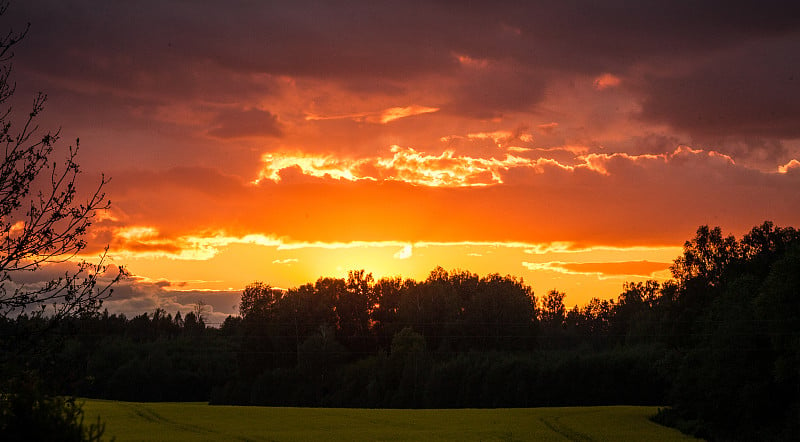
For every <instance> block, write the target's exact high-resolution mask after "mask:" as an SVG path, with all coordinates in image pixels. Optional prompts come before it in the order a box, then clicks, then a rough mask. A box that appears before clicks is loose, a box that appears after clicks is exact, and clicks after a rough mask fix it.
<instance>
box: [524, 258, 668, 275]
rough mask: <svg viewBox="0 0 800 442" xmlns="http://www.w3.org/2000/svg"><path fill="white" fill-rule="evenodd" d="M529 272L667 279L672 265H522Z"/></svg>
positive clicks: (647, 263)
mask: <svg viewBox="0 0 800 442" xmlns="http://www.w3.org/2000/svg"><path fill="white" fill-rule="evenodd" d="M522 264H523V265H524V266H525V267H527V268H528V269H529V270H537V271H552V272H557V273H565V274H570V275H584V276H585V275H596V276H597V277H599V278H620V277H622V278H626V277H627V278H632V277H641V278H659V279H665V278H669V272H668V270H669V266H670V265H671V264H672V263H665V262H649V261H623V262H562V261H552V262H544V263H531V262H523V263H522Z"/></svg>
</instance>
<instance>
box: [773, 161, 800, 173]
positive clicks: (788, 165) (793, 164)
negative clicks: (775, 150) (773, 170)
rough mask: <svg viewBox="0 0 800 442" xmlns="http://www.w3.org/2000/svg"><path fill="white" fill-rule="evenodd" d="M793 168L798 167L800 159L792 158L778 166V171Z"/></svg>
mask: <svg viewBox="0 0 800 442" xmlns="http://www.w3.org/2000/svg"><path fill="white" fill-rule="evenodd" d="M793 169H800V161H797V160H795V159H792V160H791V161H789V162H788V163H786V164H783V165H781V166H778V173H788V172H789V171H790V170H793Z"/></svg>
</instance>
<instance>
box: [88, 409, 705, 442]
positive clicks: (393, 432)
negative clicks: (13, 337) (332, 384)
mask: <svg viewBox="0 0 800 442" xmlns="http://www.w3.org/2000/svg"><path fill="white" fill-rule="evenodd" d="M84 410H85V412H86V419H87V421H91V420H92V419H96V417H97V415H100V416H101V417H102V419H103V420H104V421H105V422H106V433H105V435H106V436H107V437H110V436H115V437H116V439H117V440H118V441H120V442H122V441H129V440H140V441H170V440H181V441H223V440H241V441H307V440H325V441H329V440H330V441H337V440H341V441H353V440H374V441H378V440H381V441H406V440H420V441H436V440H440V441H442V440H448V441H450V440H457V441H493V440H496V441H512V440H513V441H517V440H535V441H568V440H572V441H636V440H641V441H686V440H695V439H692V438H690V437H687V436H685V435H683V434H681V433H680V432H678V431H677V430H673V429H669V428H665V427H662V426H659V425H657V424H654V423H652V422H650V421H649V420H648V417H649V416H651V415H653V414H654V413H655V412H656V408H655V407H629V406H615V407H570V408H517V409H458V410H387V409H348V408H272V407H236V406H210V405H207V404H205V403H185V402H182V403H175V402H167V403H138V402H116V401H102V400H87V401H86V403H85V405H84Z"/></svg>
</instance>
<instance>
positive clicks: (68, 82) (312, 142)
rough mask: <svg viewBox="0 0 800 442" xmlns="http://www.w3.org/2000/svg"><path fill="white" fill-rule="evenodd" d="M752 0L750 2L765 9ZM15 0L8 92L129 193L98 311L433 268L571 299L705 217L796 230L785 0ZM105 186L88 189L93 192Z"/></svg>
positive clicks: (680, 237) (661, 270)
mask: <svg viewBox="0 0 800 442" xmlns="http://www.w3.org/2000/svg"><path fill="white" fill-rule="evenodd" d="M754 5H755V4H754ZM459 7H460V6H459V5H455V4H452V3H449V2H436V1H426V2H414V1H411V2H399V3H394V2H349V3H348V5H347V6H346V7H334V6H332V5H329V4H327V3H325V2H313V1H312V2H299V1H296V2H277V3H272V4H270V5H266V4H260V3H258V2H255V3H253V2H235V1H234V2H211V1H208V2H203V1H200V2H192V3H191V4H187V3H183V2H171V1H166V2H164V1H158V2H155V1H153V2H144V3H139V2H137V3H136V4H135V5H133V4H130V5H128V4H118V3H116V2H115V3H108V2H103V1H99V0H82V1H77V2H69V4H65V3H64V2H56V1H54V0H31V1H27V2H15V3H13V4H12V7H11V8H10V9H9V11H8V12H7V13H6V16H5V17H3V20H4V21H5V22H6V23H8V24H10V25H13V26H15V27H16V28H17V29H20V27H21V26H24V23H26V22H30V23H31V30H30V33H29V35H28V36H27V37H26V39H25V41H23V42H22V44H20V46H19V48H18V49H17V51H16V52H17V53H16V55H15V57H16V58H15V61H14V69H15V74H16V78H17V82H18V90H17V93H16V94H15V99H16V100H18V101H19V104H18V105H17V107H18V108H24V107H25V106H27V103H28V102H29V100H30V97H31V96H32V94H33V92H34V91H38V90H43V91H45V92H47V93H48V95H49V102H48V106H47V112H46V115H45V116H44V117H43V119H42V121H41V125H42V127H45V128H47V127H52V128H56V127H61V128H62V135H63V137H64V140H63V143H64V144H65V145H66V144H67V143H68V142H69V141H70V140H71V139H74V138H76V137H80V138H81V156H80V161H81V164H82V166H83V169H84V171H85V174H84V175H85V179H86V181H85V182H86V183H89V184H90V183H91V181H92V180H93V179H96V178H97V177H98V176H99V173H100V172H104V173H106V175H108V176H111V177H112V181H111V183H110V184H109V186H108V187H107V191H108V196H109V197H110V198H111V200H112V203H113V207H112V209H111V210H110V211H109V212H108V213H103V214H101V216H100V218H99V219H98V222H97V223H96V224H95V229H94V230H93V231H92V233H91V235H92V238H91V240H92V241H91V244H92V247H91V250H88V251H87V252H88V255H89V256H93V254H96V253H97V252H98V250H100V247H101V246H102V245H104V244H110V252H109V253H110V257H111V258H112V259H113V262H114V263H115V264H118V265H125V266H126V267H127V268H128V269H129V270H130V271H131V272H132V273H133V275H135V278H134V279H132V280H130V281H127V282H126V283H125V284H124V286H122V287H120V289H119V290H118V291H117V293H116V294H115V297H114V298H113V299H111V300H110V301H109V302H108V303H107V305H108V306H109V308H110V309H112V310H114V309H116V310H117V311H124V312H126V313H128V314H136V313H140V312H142V311H147V310H150V311H151V310H152V309H154V308H156V307H159V306H161V307H164V308H167V310H168V311H173V310H177V309H182V310H184V311H185V310H187V309H189V308H191V304H192V303H193V302H196V301H197V300H198V299H204V300H207V302H208V303H209V304H211V306H212V307H213V309H214V310H213V313H212V316H213V318H215V320H220V319H221V318H224V316H225V315H226V314H229V313H234V312H235V308H234V305H235V304H236V302H237V300H238V293H239V291H240V290H241V289H242V288H243V287H244V286H245V285H246V284H248V283H249V282H253V281H256V280H259V281H264V282H267V283H269V284H272V285H275V286H279V287H290V286H295V285H299V284H302V283H305V282H310V281H314V280H315V279H316V278H318V277H320V276H345V275H346V272H347V271H348V270H351V269H361V268H363V269H366V270H367V271H369V272H373V273H374V274H375V275H376V276H391V275H401V276H404V277H413V278H416V279H423V278H424V277H425V276H426V275H427V273H428V272H429V271H430V270H431V269H433V268H434V267H435V266H437V265H441V266H443V267H445V268H447V269H453V268H461V269H467V270H470V271H473V272H476V273H479V274H486V273H489V272H498V273H501V274H512V275H516V276H521V277H524V279H525V281H526V282H527V283H529V284H531V285H532V286H533V288H534V290H535V292H536V294H537V295H540V296H541V295H544V294H545V293H546V292H547V291H548V290H550V289H553V288H556V289H559V290H561V291H565V292H566V293H567V303H568V304H570V305H573V304H583V303H585V302H586V301H588V299H589V298H591V297H592V296H597V297H600V298H611V297H616V296H617V295H618V294H619V292H620V290H621V287H622V283H623V282H625V281H634V280H643V279H648V278H655V279H664V278H666V277H668V276H669V272H668V270H667V269H668V267H669V264H670V262H671V261H672V259H674V258H675V257H676V256H677V255H678V254H679V253H680V251H681V245H682V243H683V241H685V240H687V239H689V238H691V237H692V235H693V232H694V230H695V229H696V228H697V226H699V225H701V224H711V225H719V226H721V227H723V229H724V230H725V231H726V232H730V233H735V234H737V235H740V234H741V233H743V232H745V231H746V230H748V229H749V228H750V227H752V226H754V225H756V224H760V223H761V222H763V221H764V220H773V221H774V222H775V223H776V224H778V225H795V226H797V225H798V224H800V193H798V192H797V189H798V188H800V162H798V160H800V126H799V125H797V121H800V86H799V84H800V61H798V60H799V59H798V57H796V48H797V47H800V27H799V26H798V24H797V22H796V20H791V19H790V17H792V14H789V13H787V11H783V10H781V7H780V6H765V5H756V6H752V7H751V6H746V5H744V6H742V7H741V8H719V7H717V6H716V5H714V4H713V2H709V3H707V4H706V3H704V4H703V5H695V4H694V3H692V2H690V3H685V4H684V3H681V2H653V3H652V4H650V5H648V7H646V8H636V7H634V6H632V5H631V4H630V3H629V2H616V1H611V2H603V3H597V2H575V4H572V3H571V2H555V3H541V2H537V3H534V2H483V3H480V2H478V3H471V6H470V7H469V8H462V9H459ZM87 185H88V184H87Z"/></svg>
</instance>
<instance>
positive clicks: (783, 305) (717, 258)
mask: <svg viewBox="0 0 800 442" xmlns="http://www.w3.org/2000/svg"><path fill="white" fill-rule="evenodd" d="M671 270H672V274H673V277H674V278H673V279H672V280H670V281H667V282H665V283H658V282H656V281H647V282H637V283H626V284H624V286H623V290H622V293H621V294H620V295H619V296H618V297H617V298H616V299H607V300H601V299H598V298H594V299H592V300H591V301H589V302H588V303H587V304H586V305H583V306H577V305H576V306H574V307H572V308H567V307H566V306H565V304H564V293H561V292H558V291H555V290H553V291H550V292H549V293H547V294H545V295H544V296H542V297H541V298H537V297H536V296H535V295H534V293H533V291H532V289H531V288H530V286H528V285H526V284H525V282H524V281H523V280H521V279H518V278H515V277H512V276H501V275H497V274H494V275H487V276H483V277H480V276H478V275H476V274H473V273H470V272H468V271H462V270H455V271H449V272H448V271H446V270H444V269H442V268H436V269H434V270H433V271H431V272H430V274H429V276H428V277H427V278H426V279H425V280H423V281H415V280H412V279H401V278H382V279H379V280H375V279H374V278H373V277H372V275H370V274H369V273H366V272H364V271H363V270H359V271H351V272H349V274H348V276H347V278H320V279H318V280H317V281H316V282H315V283H309V284H305V285H302V286H299V287H296V288H292V289H289V290H285V291H284V290H278V289H275V288H272V287H270V286H269V285H268V284H264V283H259V282H257V283H253V284H251V285H249V286H247V287H246V288H245V290H244V291H243V293H242V296H241V303H240V315H238V316H229V317H228V318H227V319H226V320H225V321H224V323H223V324H222V325H221V326H220V327H219V328H218V329H217V328H210V327H206V325H205V324H204V318H203V314H202V308H201V307H202V306H198V308H197V309H195V311H193V312H189V313H187V314H186V315H181V313H180V312H177V313H176V314H175V315H174V316H173V315H172V314H170V313H167V312H165V311H163V310H156V311H155V312H153V313H144V314H141V315H139V316H135V317H133V318H126V317H125V316H124V315H114V314H109V313H108V312H103V313H94V314H91V313H86V314H84V315H83V316H80V317H74V318H71V319H65V320H62V321H60V322H59V325H58V327H57V329H56V331H55V332H51V333H47V334H41V335H39V334H37V333H36V332H35V331H34V330H36V329H38V328H39V327H40V326H41V324H40V322H41V321H46V319H45V318H42V317H38V316H27V315H24V314H23V315H20V316H18V317H16V318H4V319H3V320H2V321H0V327H2V329H1V331H2V333H3V335H4V336H10V335H14V334H16V335H18V336H24V337H25V339H21V340H14V339H12V340H3V343H4V346H5V347H6V348H3V352H4V354H6V355H8V354H13V355H14V358H12V359H10V360H9V359H8V358H5V361H4V363H5V367H6V369H9V368H12V367H11V365H13V366H14V367H13V368H14V369H16V370H22V371H25V370H28V371H34V372H36V373H37V374H38V375H39V378H41V379H47V380H48V382H50V383H52V385H51V387H52V388H53V390H54V391H58V392H60V393H63V394H71V395H79V396H89V397H99V398H109V399H122V400H136V401H161V400H171V401H179V400H192V401H196V400H202V401H209V402H210V403H212V404H252V405H290V406H342V407H532V406H557V405H609V404H659V405H663V404H667V405H670V407H668V408H665V409H663V410H662V411H661V412H660V413H659V414H658V416H656V418H655V419H657V420H658V421H659V422H662V423H666V424H669V425H673V426H677V427H678V428H680V429H682V430H683V431H685V432H689V433H692V434H695V435H699V436H703V437H706V438H710V439H715V438H722V439H737V438H742V439H753V438H758V439H780V438H786V439H790V438H791V435H792V434H797V433H796V431H797V430H800V428H798V422H800V419H798V416H800V399H798V398H800V376H798V374H800V334H798V330H800V296H798V291H799V290H800V233H798V231H797V230H795V229H793V228H781V227H775V226H774V225H773V224H772V223H770V222H765V223H764V224H762V225H760V226H757V227H755V228H753V229H752V230H751V231H750V232H749V233H748V234H746V235H744V236H743V237H742V238H741V239H739V240H737V239H736V238H734V237H733V236H725V235H723V234H722V231H721V230H720V229H719V228H709V227H707V226H702V227H700V228H699V229H698V230H697V233H696V236H695V237H694V238H692V239H691V240H689V241H687V242H686V243H685V245H684V251H683V254H682V255H681V256H679V257H678V258H677V259H676V260H675V261H674V264H673V266H672V268H671Z"/></svg>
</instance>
